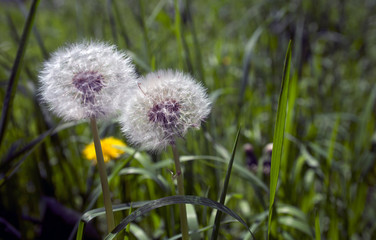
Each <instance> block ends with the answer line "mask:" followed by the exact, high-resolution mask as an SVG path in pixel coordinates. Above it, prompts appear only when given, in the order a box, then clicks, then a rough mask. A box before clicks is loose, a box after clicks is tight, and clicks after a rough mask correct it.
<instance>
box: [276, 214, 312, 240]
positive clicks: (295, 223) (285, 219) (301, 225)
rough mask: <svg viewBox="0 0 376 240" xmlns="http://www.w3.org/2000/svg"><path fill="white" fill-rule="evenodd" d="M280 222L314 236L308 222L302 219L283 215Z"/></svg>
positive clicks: (279, 219)
mask: <svg viewBox="0 0 376 240" xmlns="http://www.w3.org/2000/svg"><path fill="white" fill-rule="evenodd" d="M278 223H279V224H281V225H285V226H288V227H292V228H295V229H296V230H299V231H301V232H303V233H305V234H307V235H308V236H310V237H311V238H313V234H312V231H311V228H310V226H309V225H308V224H307V223H306V222H303V221H300V220H299V219H296V218H294V217H291V216H281V217H279V218H278Z"/></svg>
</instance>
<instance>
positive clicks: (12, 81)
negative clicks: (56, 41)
mask: <svg viewBox="0 0 376 240" xmlns="http://www.w3.org/2000/svg"><path fill="white" fill-rule="evenodd" d="M39 2H40V0H34V1H33V3H32V5H31V8H30V12H29V15H28V17H27V20H26V25H25V28H24V30H23V32H22V37H21V42H20V45H19V47H18V51H17V56H16V59H15V61H14V64H13V67H12V72H11V75H10V78H9V82H8V87H7V91H6V94H5V98H4V104H3V110H2V113H1V119H0V146H1V143H2V140H3V138H4V133H5V129H6V127H7V124H8V119H9V111H10V109H11V108H12V104H13V99H14V96H15V95H16V89H17V85H18V79H19V76H20V72H21V66H22V62H23V58H24V55H25V51H26V45H27V42H28V40H29V36H30V32H31V29H32V26H33V23H34V18H35V13H36V11H37V8H38V5H39Z"/></svg>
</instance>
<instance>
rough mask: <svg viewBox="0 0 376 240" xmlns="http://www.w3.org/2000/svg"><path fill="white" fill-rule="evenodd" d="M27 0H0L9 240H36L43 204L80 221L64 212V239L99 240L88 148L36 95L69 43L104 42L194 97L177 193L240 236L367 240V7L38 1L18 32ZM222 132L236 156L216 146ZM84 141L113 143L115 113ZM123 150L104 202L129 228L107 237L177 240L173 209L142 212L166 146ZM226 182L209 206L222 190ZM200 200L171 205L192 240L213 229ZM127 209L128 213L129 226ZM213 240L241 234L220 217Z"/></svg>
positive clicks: (372, 172) (0, 210)
mask: <svg viewBox="0 0 376 240" xmlns="http://www.w3.org/2000/svg"><path fill="white" fill-rule="evenodd" d="M32 4H33V2H32V1H26V2H25V1H22V3H19V4H18V3H14V2H13V1H7V2H6V1H1V2H0V31H1V33H2V34H1V38H0V83H1V84H0V99H1V105H2V116H1V117H2V119H4V120H2V121H3V122H4V123H6V124H3V123H1V124H0V125H1V126H6V128H4V130H5V131H4V132H3V135H2V141H1V146H0V195H1V198H0V218H2V219H5V220H6V221H7V222H8V224H10V225H12V226H13V227H14V228H15V229H16V230H17V231H18V232H19V233H20V234H21V235H22V238H25V239H34V238H37V237H38V234H40V233H39V232H40V231H42V232H43V231H44V230H45V229H43V228H41V226H42V225H43V224H46V222H43V221H44V220H45V218H44V216H43V213H44V207H45V206H46V205H45V199H46V197H49V198H50V199H55V200H57V201H58V202H59V203H61V204H62V206H64V207H66V208H69V209H71V210H74V211H75V212H76V214H77V215H75V216H83V218H85V216H86V217H87V216H95V218H93V219H91V221H88V222H90V223H87V224H85V226H84V228H83V223H81V225H79V217H76V219H74V221H73V222H72V223H71V225H70V227H69V230H67V231H65V232H64V233H65V234H66V236H64V239H67V238H69V236H71V239H74V238H75V234H76V232H77V229H79V230H80V231H79V233H80V234H83V236H84V237H83V239H85V236H86V235H87V234H89V233H88V232H87V230H88V229H95V231H97V233H98V234H99V236H101V238H105V237H106V227H105V219H104V217H103V210H100V208H101V207H103V200H102V198H101V197H100V194H101V191H100V183H99V176H98V174H97V173H96V171H93V166H92V164H91V163H90V162H89V161H87V160H85V159H84V157H83V155H82V150H83V148H84V147H85V146H86V144H88V143H90V142H91V134H90V129H89V127H88V124H87V123H86V122H71V123H66V124H63V123H62V122H61V119H58V118H57V117H55V116H53V115H52V114H51V113H50V112H49V111H48V109H47V107H46V106H45V105H44V104H43V103H41V101H40V98H39V96H38V91H37V89H38V86H39V85H38V72H39V70H40V69H41V66H42V63H43V61H44V60H45V59H46V57H48V55H49V54H51V53H52V52H53V51H55V50H56V49H57V48H59V47H61V46H64V45H65V44H67V43H74V42H78V41H82V40H84V39H93V40H100V41H106V42H109V43H113V44H116V45H117V46H118V48H119V49H121V50H124V51H126V52H127V53H128V54H129V55H130V56H131V57H132V58H133V60H134V63H135V64H136V67H137V71H138V72H139V74H146V73H148V72H151V71H153V70H156V69H163V68H172V69H179V70H182V71H185V72H188V73H190V74H191V75H192V76H194V77H195V78H196V79H198V80H200V81H201V82H202V83H203V85H205V87H207V88H208V92H209V97H210V98H211V99H212V100H213V110H212V113H211V115H210V117H209V118H208V119H207V120H206V122H205V123H204V124H203V126H202V128H201V130H199V131H190V132H189V133H188V134H187V135H186V137H185V138H184V139H179V140H178V142H177V145H178V148H179V153H180V154H181V158H180V159H181V162H182V167H183V170H184V176H185V192H186V195H188V196H195V197H201V198H202V199H209V200H205V201H208V202H209V201H218V199H221V200H223V201H222V203H223V205H221V207H222V206H226V207H227V208H228V209H229V210H230V211H231V212H233V213H235V214H236V215H237V216H240V217H241V219H243V220H244V223H245V225H246V226H247V227H249V230H250V231H251V232H252V233H253V234H254V236H255V239H268V237H269V239H352V240H357V239H375V238H376V206H375V204H373V203H374V202H376V191H375V186H376V177H375V176H376V160H375V159H376V158H375V156H376V147H375V146H376V131H375V127H376V119H375V118H376V117H375V116H376V114H375V99H376V87H375V77H374V76H376V68H374V67H373V66H375V65H376V47H375V44H374V42H375V40H376V27H375V24H374V19H375V17H376V5H375V4H374V3H373V2H372V1H365V0H362V1H355V0H344V1H339V0H333V1H325V0H319V1H315V2H313V1H293V2H286V1H279V0H278V1H259V0H250V1H245V0H244V1H243V0H241V1H230V0H208V1H187V0H183V1H167V0H159V1H145V0H141V1H134V0H129V1H119V0H97V1H90V2H88V1H73V0H68V1H64V2H61V1H41V2H40V4H39V6H38V9H37V11H36V12H35V16H34V23H33V24H32V25H33V26H34V27H35V28H34V30H32V29H31V23H32V21H31V18H27V16H28V14H25V11H24V10H26V12H29V11H30V10H31V9H32ZM177 10H178V11H177ZM30 16H32V15H30ZM27 19H29V20H27ZM26 33H28V34H29V35H30V36H29V37H27V35H25V34H26ZM290 40H292V42H293V44H292V45H290V48H288V46H289V41H290ZM287 49H288V50H287ZM286 52H287V53H288V54H287V58H286ZM290 56H291V61H290V60H289V59H290ZM285 59H286V60H287V61H286V62H284V60H285ZM288 69H290V70H289V71H288ZM281 76H282V77H281ZM287 76H289V81H287V80H288V78H286V77H287ZM12 79H13V80H12ZM282 79H283V80H282ZM17 80H18V81H17ZM282 82H283V85H282V86H283V88H282V92H281V83H282ZM12 84H13V86H12ZM8 86H11V87H8ZM9 89H10V90H9ZM287 89H288V94H287ZM6 99H7V100H6ZM9 100H10V103H11V104H8V103H9ZM12 101H13V102H12ZM9 106H11V107H9ZM6 112H8V113H9V114H8V115H6ZM5 120H6V121H5ZM284 120H285V121H286V122H285V123H284ZM238 126H242V128H241V131H240V133H239V138H238V140H237V145H238V147H237V148H236V149H234V151H233V152H232V150H233V146H234V144H235V142H236V141H235V140H234V139H235V136H236V134H237V130H238ZM283 133H284V134H283ZM99 134H100V136H101V137H107V136H114V137H117V138H120V139H122V140H124V141H125V142H126V141H127V139H126V138H124V137H123V136H122V134H121V131H120V129H119V126H118V124H117V123H116V121H115V120H108V121H102V122H100V123H99ZM0 135H1V134H0ZM272 141H274V149H273V155H272V159H271V161H272V162H271V173H270V175H269V174H267V173H264V170H265V169H264V167H263V164H264V162H267V161H270V155H268V154H267V153H265V152H264V151H263V149H264V147H265V145H266V144H268V143H270V142H272ZM246 143H251V144H252V146H253V153H254V155H255V156H256V157H257V159H258V165H257V166H256V168H255V169H254V170H251V169H249V168H248V167H247V164H246V160H247V155H246V153H245V151H244V148H243V146H244V145H245V144H246ZM282 144H283V148H282ZM125 150H126V153H125V154H124V155H122V156H121V157H120V158H119V159H117V160H114V161H111V162H110V163H108V164H107V170H108V175H109V176H110V177H109V185H110V190H111V193H112V198H113V202H114V205H115V206H119V208H118V209H115V210H116V211H115V222H116V224H119V223H120V222H122V221H123V225H124V222H127V221H128V220H129V219H132V220H133V221H132V222H131V223H130V224H128V225H127V227H126V229H127V230H126V231H119V233H118V235H120V238H127V239H177V238H178V236H179V234H180V226H179V224H178V223H179V221H178V219H179V214H178V207H177V205H176V204H175V203H177V202H176V201H175V202H174V201H173V202H168V204H167V203H165V202H163V201H162V203H161V204H162V205H164V204H165V205H166V204H167V206H163V207H158V208H156V209H153V210H150V211H149V210H148V211H144V210H143V209H142V206H143V205H144V204H145V203H151V201H153V200H154V201H157V202H158V201H160V200H158V199H164V198H166V197H171V196H173V195H174V192H175V185H174V184H175V181H174V180H175V179H174V178H173V173H171V169H173V159H172V154H171V152H169V151H164V152H162V153H160V154H152V153H148V152H144V151H136V150H135V149H133V148H132V146H128V147H127V148H125ZM231 156H234V157H233V163H232V170H231V172H230V173H231V174H230V173H228V166H229V160H230V159H231ZM230 177H231V181H229V182H228V186H227V187H226V190H225V191H224V193H225V195H224V196H222V197H221V193H222V192H223V191H222V189H223V181H224V179H230ZM175 200H176V199H175ZM180 200H182V199H180ZM180 200H179V201H180ZM183 200H184V199H183ZM191 200H192V199H190V200H189V199H185V200H184V201H186V202H185V203H192V201H191ZM189 201H191V202H189ZM138 203H142V204H140V205H138ZM159 203H160V202H159ZM210 203H212V202H210ZM162 205H160V206H162ZM203 205H204V204H201V205H200V204H199V205H187V212H188V224H189V228H190V230H193V232H192V233H191V234H192V236H194V238H195V239H209V237H210V236H211V233H212V231H213V225H214V224H216V225H217V224H218V223H215V218H216V214H217V211H216V210H215V209H213V208H211V207H210V206H212V205H210V204H209V206H203ZM130 207H132V211H131V213H130V212H129V208H130ZM98 209H99V210H98ZM140 209H141V210H140ZM269 210H270V211H269ZM61 211H64V212H66V210H64V209H61ZM140 211H141V212H142V213H144V214H143V215H142V216H140V217H137V218H133V217H134V216H135V214H137V213H138V212H140ZM85 212H86V215H84V214H85ZM91 214H92V215H91ZM129 216H132V217H129ZM125 219H127V220H125ZM56 221H57V220H56ZM50 222H53V221H50ZM42 223H43V224H42ZM127 223H128V222H127ZM44 226H46V225H44ZM74 226H75V228H74ZM54 227H58V226H54V225H53V224H51V225H49V226H48V228H49V229H50V230H52V231H55V230H56V229H55V230H54ZM124 227H125V225H124V226H122V228H121V229H124ZM3 237H4V236H1V235H0V238H3ZM218 239H252V235H251V233H250V232H249V231H248V229H247V228H246V227H244V226H243V225H242V224H241V223H239V222H238V221H236V220H234V218H232V217H231V216H230V215H228V214H223V215H222V218H221V221H220V227H219V236H218Z"/></svg>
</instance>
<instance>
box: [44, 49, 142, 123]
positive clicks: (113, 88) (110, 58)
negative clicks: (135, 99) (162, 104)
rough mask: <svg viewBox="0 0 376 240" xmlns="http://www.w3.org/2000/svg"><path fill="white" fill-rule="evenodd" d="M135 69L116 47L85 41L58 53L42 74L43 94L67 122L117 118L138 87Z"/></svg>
mask: <svg viewBox="0 0 376 240" xmlns="http://www.w3.org/2000/svg"><path fill="white" fill-rule="evenodd" d="M136 79H137V78H136V74H135V68H134V66H133V64H132V63H131V59H130V58H129V57H127V56H126V55H125V53H122V52H119V51H117V50H116V47H115V46H112V45H109V44H105V43H99V42H83V43H79V44H74V45H70V46H67V47H64V48H61V49H59V50H57V51H56V52H55V53H53V54H52V56H51V58H50V59H49V60H48V61H46V62H45V63H44V66H43V70H42V71H41V72H40V74H39V80H40V83H41V86H40V95H41V97H42V100H43V101H44V102H46V103H47V104H48V105H49V107H50V109H51V110H52V111H53V112H54V113H55V114H57V115H58V116H59V117H62V118H64V120H67V121H69V120H81V119H87V118H91V117H95V118H104V117H110V116H113V115H114V114H115V113H116V112H117V111H118V110H119V104H120V99H121V96H122V95H127V94H128V93H129V91H131V90H132V89H134V88H135V87H137V81H136Z"/></svg>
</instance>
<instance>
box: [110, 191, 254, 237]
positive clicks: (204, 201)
mask: <svg viewBox="0 0 376 240" xmlns="http://www.w3.org/2000/svg"><path fill="white" fill-rule="evenodd" d="M172 204H194V205H201V206H208V207H211V208H215V209H217V210H220V211H222V212H225V213H227V214H229V215H230V216H232V217H233V218H235V219H236V220H238V222H240V223H241V224H243V225H244V226H245V227H246V228H247V229H248V231H250V230H249V228H248V226H247V224H246V223H245V222H244V220H243V219H242V218H241V217H240V216H239V215H237V214H236V213H235V212H234V211H232V210H231V209H229V208H228V207H226V206H224V205H223V204H220V203H218V202H215V201H213V200H211V199H208V198H204V197H198V196H180V195H176V196H170V197H165V198H161V199H157V200H152V201H150V202H149V203H147V204H145V205H144V206H142V207H140V208H139V209H137V210H136V211H134V212H133V213H132V214H130V215H129V216H128V217H126V218H125V219H123V220H122V221H121V222H120V224H119V225H117V226H116V227H115V229H114V230H113V231H112V232H111V233H110V234H108V235H107V236H106V238H105V239H106V240H110V239H114V238H115V237H116V235H117V234H118V233H119V232H120V231H121V230H123V229H124V228H125V227H126V226H127V225H128V224H129V223H130V222H132V221H134V220H135V219H136V218H138V217H140V216H142V215H144V214H146V213H148V212H150V211H151V210H153V209H156V208H160V207H164V206H169V205H172ZM133 207H134V206H133Z"/></svg>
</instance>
